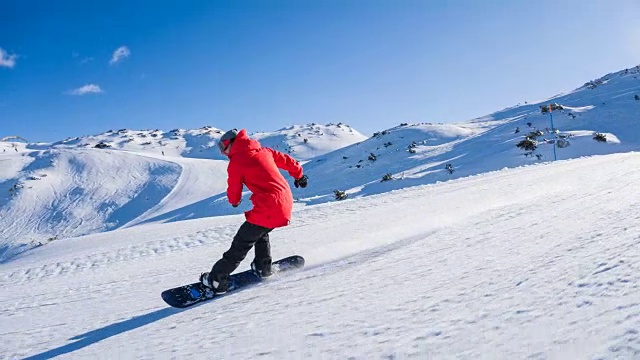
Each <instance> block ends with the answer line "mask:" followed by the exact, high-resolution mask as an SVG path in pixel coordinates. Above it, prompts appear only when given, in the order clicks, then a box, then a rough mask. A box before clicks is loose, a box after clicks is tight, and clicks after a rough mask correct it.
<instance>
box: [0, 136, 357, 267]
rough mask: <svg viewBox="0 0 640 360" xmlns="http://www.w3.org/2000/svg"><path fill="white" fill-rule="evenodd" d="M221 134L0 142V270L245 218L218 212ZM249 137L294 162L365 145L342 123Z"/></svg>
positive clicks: (222, 179)
mask: <svg viewBox="0 0 640 360" xmlns="http://www.w3.org/2000/svg"><path fill="white" fill-rule="evenodd" d="M222 133H223V131H221V130H219V129H216V128H212V127H209V126H207V127H203V128H200V129H195V130H182V129H174V130H172V131H170V132H167V133H165V132H162V131H160V130H143V131H133V130H127V129H121V130H118V131H111V130H110V131H108V132H106V133H104V134H99V135H93V136H85V137H79V138H70V139H67V140H64V141H60V142H56V143H54V144H29V145H25V144H23V143H17V142H11V143H9V142H0V146H1V147H0V262H1V261H6V260H8V259H10V258H11V257H12V256H14V255H15V254H17V253H20V252H21V251H24V250H28V249H30V248H32V247H34V246H40V245H42V244H47V243H48V242H49V241H53V240H57V239H62V238H66V237H71V236H79V235H85V234H90V233H95V232H101V231H108V230H113V229H116V228H119V227H123V226H134V225H137V224H142V223H148V222H166V221H178V220H184V219H191V218H200V217H208V216H216V215H228V214H234V213H235V214H237V213H241V212H242V211H246V210H248V206H249V201H245V202H244V204H243V206H242V207H240V208H238V209H233V208H230V207H229V206H228V205H227V201H226V196H225V191H226V167H227V161H226V158H224V157H223V156H222V155H221V154H220V152H219V151H218V149H217V147H216V146H215V144H216V142H217V140H218V139H219V137H220V136H221V134H222ZM255 137H256V138H258V139H260V140H261V141H264V142H265V143H266V145H269V146H274V147H276V148H281V151H285V152H288V153H290V154H291V155H292V156H295V157H296V158H297V159H299V160H304V159H306V158H305V156H311V155H315V154H324V153H325V152H330V151H332V150H335V149H337V148H339V147H342V146H346V145H349V144H352V143H354V142H356V141H360V140H362V139H364V138H365V137H364V136H363V135H361V134H359V133H358V132H357V131H355V130H353V129H351V128H350V127H348V126H346V125H342V124H338V125H333V124H329V125H315V124H314V125H307V126H292V127H290V128H287V129H281V130H278V131H275V132H272V133H259V134H256V135H255ZM325 138H326V139H327V140H326V141H325V140H323V139H325ZM305 139H307V141H305ZM99 144H103V145H99ZM319 144H322V145H319ZM96 145H98V146H102V148H100V147H98V148H96Z"/></svg>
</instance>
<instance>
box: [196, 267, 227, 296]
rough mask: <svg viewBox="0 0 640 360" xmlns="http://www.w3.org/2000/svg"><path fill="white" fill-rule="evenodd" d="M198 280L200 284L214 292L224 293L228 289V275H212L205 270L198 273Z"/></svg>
mask: <svg viewBox="0 0 640 360" xmlns="http://www.w3.org/2000/svg"><path fill="white" fill-rule="evenodd" d="M200 282H201V283H202V285H204V286H206V287H208V288H209V289H211V290H213V291H214V292H215V293H216V294H224V293H226V292H227V290H229V277H228V276H224V277H220V276H214V275H213V274H211V273H208V272H205V273H202V274H201V275H200Z"/></svg>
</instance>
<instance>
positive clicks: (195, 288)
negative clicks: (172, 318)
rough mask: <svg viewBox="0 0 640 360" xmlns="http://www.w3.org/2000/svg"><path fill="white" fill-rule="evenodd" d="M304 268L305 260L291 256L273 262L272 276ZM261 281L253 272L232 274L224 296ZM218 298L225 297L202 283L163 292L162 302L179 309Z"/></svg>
mask: <svg viewBox="0 0 640 360" xmlns="http://www.w3.org/2000/svg"><path fill="white" fill-rule="evenodd" d="M303 266H304V258H303V257H302V256H298V255H294V256H289V257H286V258H284V259H280V260H278V261H274V262H273V264H272V270H273V275H272V276H277V274H278V273H280V272H284V271H289V270H293V269H299V268H301V267H303ZM261 281H262V278H261V277H260V276H259V275H258V274H256V273H255V272H253V270H247V271H243V272H239V273H235V274H232V275H231V282H230V283H229V290H228V291H227V292H226V293H224V295H227V294H229V293H231V292H233V291H235V290H238V289H240V288H243V287H245V286H247V285H251V284H257V283H259V282H261ZM218 296H223V295H217V294H216V293H215V292H214V291H213V290H211V289H209V288H208V287H206V286H204V285H202V283H200V282H196V283H193V284H189V285H183V286H178V287H175V288H173V289H168V290H165V291H163V292H162V300H164V302H166V303H167V304H169V305H171V306H173V307H177V308H185V307H189V306H191V305H194V304H197V303H199V302H202V301H206V300H210V299H213V298H216V297H218Z"/></svg>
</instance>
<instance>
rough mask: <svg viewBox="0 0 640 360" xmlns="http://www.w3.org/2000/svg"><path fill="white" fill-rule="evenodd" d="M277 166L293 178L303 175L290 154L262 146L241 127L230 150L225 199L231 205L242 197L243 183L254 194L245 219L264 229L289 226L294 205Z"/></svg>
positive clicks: (300, 167) (235, 203) (288, 188)
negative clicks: (251, 205) (250, 207)
mask: <svg viewBox="0 0 640 360" xmlns="http://www.w3.org/2000/svg"><path fill="white" fill-rule="evenodd" d="M278 168H280V169H283V170H286V171H287V172H288V173H289V175H291V176H292V177H293V178H294V179H299V178H301V177H302V166H300V164H299V163H298V162H297V161H296V160H294V159H293V158H292V157H291V156H289V155H286V154H283V153H281V152H278V151H275V150H273V149H269V148H263V147H262V146H260V143H259V142H258V141H256V140H251V139H249V137H248V136H247V131H246V130H244V129H243V130H241V131H240V132H239V133H238V135H237V136H236V139H235V140H234V142H233V145H231V151H230V152H229V166H228V167H227V172H228V174H229V179H228V187H227V198H228V199H229V202H230V203H231V205H237V204H239V203H240V200H241V199H242V189H243V185H246V186H247V188H249V190H251V192H252V193H253V194H252V195H251V202H252V203H253V209H251V210H250V211H247V212H245V216H246V218H247V221H248V222H249V223H251V224H254V225H259V226H264V227H266V228H276V227H281V226H287V225H289V221H290V220H291V210H292V208H293V194H291V188H290V187H289V184H288V183H287V181H286V180H285V179H284V177H283V176H282V174H281V173H280V171H279V170H278Z"/></svg>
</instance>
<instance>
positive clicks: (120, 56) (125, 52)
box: [109, 46, 131, 65]
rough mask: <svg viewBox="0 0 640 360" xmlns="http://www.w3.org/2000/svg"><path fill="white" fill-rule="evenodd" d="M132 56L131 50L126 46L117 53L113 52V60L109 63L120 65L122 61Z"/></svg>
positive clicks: (117, 50)
mask: <svg viewBox="0 0 640 360" xmlns="http://www.w3.org/2000/svg"><path fill="white" fill-rule="evenodd" d="M130 55H131V50H129V48H128V47H126V46H120V47H119V48H117V49H116V51H114V52H113V55H112V56H111V60H110V61H109V64H110V65H113V64H116V63H119V62H120V61H122V60H124V59H126V58H128V57H129V56H130Z"/></svg>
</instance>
